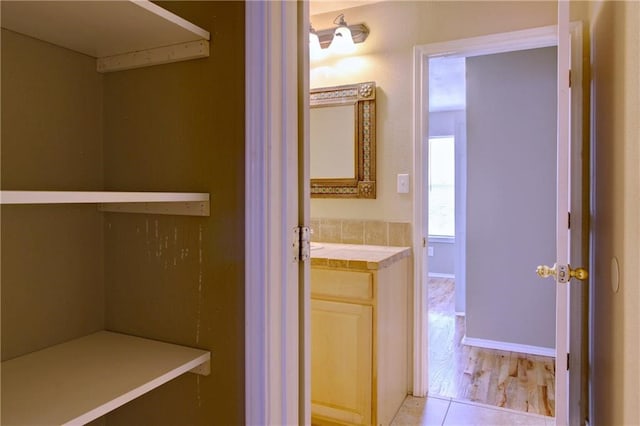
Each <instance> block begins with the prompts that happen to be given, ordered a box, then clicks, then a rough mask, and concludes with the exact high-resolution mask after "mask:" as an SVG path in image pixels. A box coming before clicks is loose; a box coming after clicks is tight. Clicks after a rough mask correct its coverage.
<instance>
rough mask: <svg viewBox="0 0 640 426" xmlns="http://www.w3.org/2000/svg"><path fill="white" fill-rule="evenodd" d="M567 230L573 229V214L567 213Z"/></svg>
mask: <svg viewBox="0 0 640 426" xmlns="http://www.w3.org/2000/svg"><path fill="white" fill-rule="evenodd" d="M567 228H568V229H571V213H567Z"/></svg>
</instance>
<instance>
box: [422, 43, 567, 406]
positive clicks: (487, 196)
mask: <svg viewBox="0 0 640 426" xmlns="http://www.w3.org/2000/svg"><path fill="white" fill-rule="evenodd" d="M554 45H555V43H551V42H548V41H547V42H544V43H542V45H540V46H527V47H526V48H524V49H523V48H521V47H516V46H512V47H510V48H507V49H504V50H500V51H497V52H487V51H486V50H485V51H483V50H480V49H479V50H476V51H466V52H462V53H460V52H458V53H456V54H454V55H453V56H446V55H442V54H441V53H438V54H435V55H431V56H428V55H427V58H426V59H425V61H426V62H427V63H426V64H425V68H427V69H428V71H429V72H428V81H425V82H424V83H426V86H427V89H426V92H427V93H428V100H429V101H428V102H429V105H428V111H425V112H424V113H423V117H425V121H426V122H427V124H426V125H425V126H424V127H425V128H426V129H428V131H427V132H425V133H426V137H424V138H423V141H422V143H423V146H422V149H423V153H424V157H423V165H424V177H423V182H424V186H423V194H422V199H423V200H425V201H426V203H425V204H424V205H423V208H424V210H425V211H427V212H428V215H427V218H425V220H424V222H425V228H426V229H427V230H428V239H427V241H428V243H427V247H426V248H427V255H426V256H427V260H426V261H425V265H426V267H425V269H427V270H428V271H427V273H426V274H425V275H426V277H425V278H426V283H427V287H428V288H427V290H426V292H427V294H428V299H427V300H428V315H427V318H428V319H427V324H428V325H427V327H428V331H429V333H428V336H429V337H428V348H429V349H428V357H429V359H428V362H427V365H428V369H429V373H428V377H429V384H428V394H429V395H430V396H440V397H447V398H454V399H461V400H471V401H474V402H479V403H483V404H489V405H495V406H499V407H504V408H510V409H515V410H519V411H524V412H529V413H535V414H541V415H545V416H553V415H554V412H555V405H554V382H555V351H554V343H555V289H554V287H553V286H542V288H541V286H540V285H539V284H538V283H537V282H536V279H537V278H536V277H535V275H534V274H532V273H531V272H533V271H534V269H535V262H539V260H538V259H541V258H542V259H544V261H547V258H546V257H545V255H546V256H547V257H549V256H552V255H553V253H554V249H555V245H554V244H555V243H554V233H553V231H554V226H555V222H554V220H555V216H554V215H555V209H554V198H553V197H554V193H555V185H556V183H555V162H553V161H552V162H549V163H548V164H546V165H544V164H542V163H541V162H540V160H542V161H543V162H544V160H543V159H544V158H545V157H548V158H551V159H554V158H555V146H556V145H555V144H556V129H555V125H556V122H555V120H556V102H557V99H556V93H557V88H556V75H557V74H556V73H557V65H556V56H557V53H556V49H555V46H554ZM525 62H526V63H529V65H524V63H525ZM542 64H544V66H543V65H542ZM527 69H530V70H531V72H530V73H528V74H527ZM506 70H511V71H506ZM513 76H515V78H513ZM491 85H493V86H495V87H493V88H492V89H491V91H490V90H489V89H488V88H489V87H491ZM483 96H484V97H483ZM516 111H517V113H516ZM540 111H544V113H539V112H540ZM531 135H535V137H532V136H531ZM549 177H551V178H549ZM536 188H538V189H539V192H538V194H549V196H548V198H549V199H548V200H538V201H540V202H539V203H538V201H531V200H527V199H526V197H525V196H523V194H532V193H536ZM541 206H546V208H543V207H541ZM450 222H453V223H450ZM525 241H526V243H523V242H525ZM447 245H448V246H449V247H450V248H449V250H447ZM528 263H531V265H528ZM545 287H546V288H545ZM536 313H537V314H539V316H540V317H542V318H544V319H543V320H542V323H544V324H541V322H540V321H538V322H537V324H538V325H540V327H532V326H531V324H532V323H533V322H534V321H537V320H538V318H537V314H536ZM549 319H551V321H547V320H549ZM518 323H520V324H519V325H518ZM425 355H427V354H425Z"/></svg>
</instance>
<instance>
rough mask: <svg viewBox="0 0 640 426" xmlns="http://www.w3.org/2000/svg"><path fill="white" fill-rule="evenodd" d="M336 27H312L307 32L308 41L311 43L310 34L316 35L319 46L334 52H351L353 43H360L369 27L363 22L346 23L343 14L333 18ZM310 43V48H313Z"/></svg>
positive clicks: (353, 46)
mask: <svg viewBox="0 0 640 426" xmlns="http://www.w3.org/2000/svg"><path fill="white" fill-rule="evenodd" d="M333 23H334V24H336V25H337V27H336V28H329V29H326V30H318V31H315V30H314V29H313V27H312V28H311V30H310V33H309V41H310V43H312V37H313V36H312V34H315V35H316V36H317V37H318V41H319V42H320V47H321V48H322V49H328V50H330V51H332V52H336V53H352V52H353V51H354V50H355V43H362V42H363V41H365V40H366V39H367V36H368V35H369V28H367V26H366V25H365V24H355V25H348V24H347V23H346V21H345V20H344V14H342V13H341V14H340V15H338V16H337V17H336V19H334V20H333ZM315 48H316V47H314V46H313V45H311V48H310V50H313V49H315Z"/></svg>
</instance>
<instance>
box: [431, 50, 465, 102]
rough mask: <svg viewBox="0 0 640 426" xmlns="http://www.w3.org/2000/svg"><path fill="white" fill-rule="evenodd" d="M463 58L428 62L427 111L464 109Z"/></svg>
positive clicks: (448, 58)
mask: <svg viewBox="0 0 640 426" xmlns="http://www.w3.org/2000/svg"><path fill="white" fill-rule="evenodd" d="M465 105H466V74H465V58H453V57H443V58H432V59H430V60H429V111H449V110H459V109H465Z"/></svg>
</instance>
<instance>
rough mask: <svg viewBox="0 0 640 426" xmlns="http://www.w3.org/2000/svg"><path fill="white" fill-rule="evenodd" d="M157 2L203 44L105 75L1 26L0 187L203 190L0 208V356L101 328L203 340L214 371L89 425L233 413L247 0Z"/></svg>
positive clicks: (238, 387)
mask: <svg viewBox="0 0 640 426" xmlns="http://www.w3.org/2000/svg"><path fill="white" fill-rule="evenodd" d="M161 5H162V7H164V8H166V9H169V10H171V11H172V12H174V13H176V14H178V15H180V16H182V17H184V18H185V19H187V20H189V21H191V22H193V23H195V24H196V25H198V26H200V27H202V28H204V29H206V30H208V31H209V32H210V33H211V38H212V41H211V56H210V57H209V58H206V59H199V60H193V61H187V62H181V63H174V64H167V65H160V66H154V67H149V68H142V69H137V70H129V71H120V72H116V73H111V74H104V75H101V74H98V73H97V72H96V71H95V60H94V59H92V58H89V57H86V56H83V55H80V54H77V53H73V52H70V51H67V50H64V49H60V48H57V47H52V46H50V45H48V44H46V43H42V42H39V41H34V40H31V39H28V38H26V37H23V36H17V35H13V34H11V33H8V32H6V31H3V33H2V188H3V189H52V190H53V189H68V190H77V189H95V190H98V189H102V188H104V189H106V190H123V191H126V190H140V191H194V192H208V193H210V194H211V216H210V217H190V216H160V215H143V214H115V213H99V212H97V209H96V206H95V205H93V206H91V205H90V206H84V207H77V206H47V207H44V208H43V207H42V206H5V207H3V208H2V277H1V278H2V350H3V353H2V355H3V359H5V358H10V357H13V356H17V355H20V354H22V353H27V352H30V351H33V350H36V349H39V348H41V347H44V346H48V345H50V344H53V343H57V342H59V341H64V340H69V339H71V338H74V337H78V336H81V335H84V334H87V333H89V332H91V331H94V330H98V329H102V328H107V329H109V330H114V331H120V332H124V333H130V334H134V335H139V336H143V337H150V338H155V339H158V340H162V341H168V342H173V343H178V344H184V345H188V346H196V347H200V348H204V349H207V350H210V351H211V360H212V363H211V370H212V371H211V375H210V376H208V377H200V376H195V375H191V374H187V375H184V376H181V377H179V378H177V379H175V380H173V381H171V382H169V383H167V384H166V385H163V386H161V387H159V388H158V389H156V390H154V391H152V392H150V393H148V394H146V395H144V396H143V397H141V398H139V399H136V400H134V401H132V402H130V403H128V404H126V405H125V406H123V407H121V408H120V409H118V410H116V411H114V412H112V413H111V414H109V415H107V416H106V417H105V418H102V419H99V420H98V421H97V422H96V424H108V425H133V424H136V425H142V424H148V425H183V424H200V425H212V424H242V423H243V422H244V4H243V3H242V2H233V1H232V2H217V1H216V2H210V1H201V2H196V1H187V2H162V4H161ZM103 170H104V172H103ZM103 263H104V267H103Z"/></svg>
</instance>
